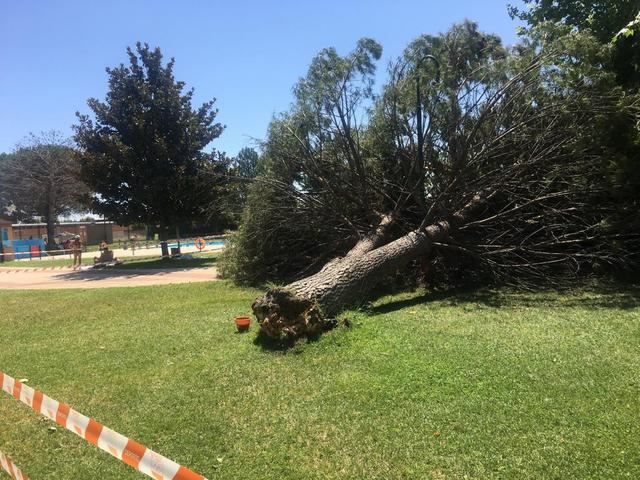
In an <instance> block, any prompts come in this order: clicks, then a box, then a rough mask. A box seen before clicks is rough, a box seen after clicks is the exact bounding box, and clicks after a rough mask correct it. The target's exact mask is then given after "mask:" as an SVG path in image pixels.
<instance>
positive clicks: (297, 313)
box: [252, 196, 482, 339]
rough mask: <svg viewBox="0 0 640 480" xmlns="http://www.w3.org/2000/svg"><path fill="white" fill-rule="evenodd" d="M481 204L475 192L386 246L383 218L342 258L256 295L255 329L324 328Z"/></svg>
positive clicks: (295, 333) (277, 333)
mask: <svg viewBox="0 0 640 480" xmlns="http://www.w3.org/2000/svg"><path fill="white" fill-rule="evenodd" d="M481 203H482V200H481V198H480V197H479V196H476V197H474V199H473V200H472V201H471V202H469V203H468V204H467V205H466V206H465V207H464V208H463V209H462V210H460V211H459V212H457V213H456V214H454V215H452V216H451V218H450V219H448V220H442V221H440V222H437V223H434V224H432V225H429V226H427V227H426V228H421V229H416V230H414V231H411V232H409V233H407V234H405V235H403V236H401V237H400V238H398V239H396V240H394V241H391V242H389V243H386V244H382V243H383V242H384V237H385V234H386V232H387V231H388V229H389V227H390V225H391V223H392V218H393V217H392V216H387V217H384V219H383V220H382V222H381V223H380V225H379V226H378V227H377V228H376V231H375V232H374V233H372V234H371V235H370V236H368V237H365V238H364V239H362V240H361V241H360V242H358V243H357V244H356V246H355V247H354V248H353V249H352V250H351V251H350V252H349V253H348V254H347V255H345V256H344V257H341V258H337V259H334V260H332V261H331V262H329V263H328V264H327V265H325V266H324V267H323V268H322V270H320V271H319V272H318V273H316V274H314V275H311V276H310V277H307V278H304V279H302V280H298V281H296V282H293V283H291V284H289V285H287V286H285V287H282V288H273V289H270V290H269V291H267V292H266V293H265V294H264V295H263V296H262V297H259V298H257V299H256V300H255V301H254V302H253V305H252V309H253V313H254V315H255V316H256V318H257V320H258V323H259V325H260V329H261V331H262V332H263V333H264V334H266V335H267V336H269V337H272V338H278V339H281V338H295V337H300V336H305V335H315V334H317V333H319V332H321V331H323V330H325V329H327V328H330V327H331V326H332V325H333V324H334V322H333V318H334V317H335V315H337V314H338V313H339V312H340V311H341V310H343V309H344V308H346V307H348V306H352V305H356V304H358V303H361V302H362V301H363V300H364V299H365V298H366V297H367V294H368V293H369V292H370V291H371V290H372V289H373V287H375V286H376V284H377V283H378V281H379V280H380V279H382V278H384V277H385V275H387V274H389V273H391V272H393V271H395V270H397V269H399V268H402V267H404V266H405V265H407V264H408V263H409V262H410V261H411V260H413V259H415V258H419V257H423V256H426V255H428V254H429V253H430V252H431V249H432V245H433V242H442V241H444V240H446V239H447V238H448V237H449V235H450V234H451V232H452V231H453V230H454V229H455V228H458V227H459V226H460V225H461V224H462V223H464V222H465V221H466V219H467V217H468V216H469V215H470V214H471V212H472V211H473V210H474V209H476V208H477V207H478V206H479V205H480V204H481Z"/></svg>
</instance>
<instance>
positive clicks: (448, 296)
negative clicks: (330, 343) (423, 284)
mask: <svg viewBox="0 0 640 480" xmlns="http://www.w3.org/2000/svg"><path fill="white" fill-rule="evenodd" d="M431 302H441V303H445V304H447V305H451V306H457V305H460V306H462V305H469V304H476V305H482V306H484V307H491V308H501V307H507V306H520V307H540V306H549V307H560V308H592V309H598V308H617V309H622V310H631V309H634V308H640V285H620V284H602V285H588V286H581V287H578V288H576V289H573V290H569V289H567V290H563V291H558V290H543V289H541V290H539V291H524V292H523V291H517V290H509V289H495V290H494V289H486V288H482V289H475V290H473V289H465V290H448V291H441V292H424V291H421V292H415V296H412V297H410V298H404V299H402V300H396V301H389V302H386V303H381V304H378V305H372V306H369V307H368V308H365V309H364V311H365V312H366V313H368V314H369V315H378V314H385V313H391V312H395V311H398V310H402V309H404V308H409V307H414V306H417V305H424V304H428V303H431Z"/></svg>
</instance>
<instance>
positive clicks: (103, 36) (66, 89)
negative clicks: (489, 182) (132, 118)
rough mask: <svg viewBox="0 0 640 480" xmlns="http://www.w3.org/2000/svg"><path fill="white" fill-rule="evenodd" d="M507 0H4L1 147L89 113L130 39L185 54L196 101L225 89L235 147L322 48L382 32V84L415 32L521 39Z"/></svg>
mask: <svg viewBox="0 0 640 480" xmlns="http://www.w3.org/2000/svg"><path fill="white" fill-rule="evenodd" d="M508 1H509V0H449V1H435V0H423V1H419V0H396V1H386V0H385V1H382V0H369V1H365V0H352V1H349V0H342V1H334V0H330V1H323V2H318V1H315V2H305V1H303V0H300V1H292V0H283V1H278V2H276V1H271V2H268V1H262V2H261V1H240V0H238V1H233V2H232V1H216V0H210V1H204V0H203V1H195V0H184V1H178V0H173V1H168V0H155V1H151V0H147V1H143V0H126V1H125V0H110V1H100V2H98V1H90V0H83V1H80V0H65V1H63V0H50V1H46V2H45V1H44V0H40V1H37V0H0V152H9V151H11V150H13V148H14V146H15V145H16V143H18V142H19V141H21V140H22V139H23V138H24V137H25V136H26V135H27V134H28V133H29V132H34V133H37V132H40V131H47V130H52V129H55V130H59V131H61V132H63V133H64V134H67V135H71V125H72V124H73V123H74V122H75V119H76V117H75V112H76V111H80V112H81V113H89V109H88V107H87V105H86V100H87V99H88V98H89V97H97V98H99V99H104V96H105V93H106V88H107V76H106V73H105V67H107V66H116V65H118V64H119V63H121V62H126V60H127V57H126V53H125V49H126V47H127V46H129V45H131V46H133V45H134V44H135V42H136V41H142V42H147V43H149V44H150V45H152V46H159V47H160V48H161V50H162V52H163V54H164V55H165V57H166V58H167V59H168V58H169V57H175V59H176V65H175V74H176V78H177V79H179V80H183V81H185V82H186V83H187V86H188V87H193V88H195V101H196V104H199V103H202V102H203V101H205V100H209V99H211V98H214V97H215V98H217V99H218V101H217V107H218V108H219V110H220V113H219V115H218V120H219V121H220V122H222V123H224V124H226V125H227V129H226V130H225V132H224V133H223V135H222V136H221V137H220V138H219V139H218V140H216V141H214V142H213V144H212V146H213V147H215V148H217V149H218V150H222V151H226V152H227V153H228V154H230V155H235V154H236V153H237V152H238V150H239V149H240V148H242V147H244V146H252V138H258V139H262V138H263V137H264V135H265V132H266V128H267V125H268V123H269V120H270V119H271V117H272V115H273V114H274V113H278V112H281V111H284V110H286V109H287V108H288V106H289V104H290V102H291V100H292V96H291V87H292V86H293V85H294V83H295V82H296V81H297V79H298V78H300V77H301V76H302V75H304V74H305V72H306V69H307V66H308V64H309V62H310V60H311V58H312V57H313V55H315V54H316V53H317V52H318V51H319V50H320V49H322V48H324V47H329V46H333V47H335V48H337V49H338V51H339V52H340V53H346V52H348V51H350V50H351V49H352V48H353V47H354V45H355V43H356V41H357V40H358V39H359V38H361V37H365V36H366V37H372V38H374V39H376V40H377V41H378V42H380V43H381V44H382V45H383V48H384V56H383V58H382V61H381V62H380V63H379V67H378V71H379V75H378V79H379V81H378V86H379V85H380V83H381V82H382V80H383V73H384V71H385V68H386V64H387V62H388V61H389V60H390V59H391V58H394V57H395V56H397V55H399V54H400V53H401V52H402V50H403V48H404V47H405V46H406V45H407V44H408V43H409V42H410V41H411V40H412V39H414V38H415V37H417V36H418V35H420V34H422V33H438V32H442V31H444V30H446V29H447V28H448V27H449V26H450V25H451V24H452V23H454V22H459V21H462V20H464V19H465V18H469V19H471V20H475V21H477V22H479V24H480V27H481V29H482V30H484V31H488V32H492V33H497V34H498V35H500V36H501V37H502V38H503V41H504V42H505V43H506V44H513V43H514V42H515V40H516V35H515V27H516V24H515V23H514V22H513V21H512V20H511V19H510V18H509V16H508V14H507V5H506V4H507V2H508ZM512 3H518V1H517V0H512Z"/></svg>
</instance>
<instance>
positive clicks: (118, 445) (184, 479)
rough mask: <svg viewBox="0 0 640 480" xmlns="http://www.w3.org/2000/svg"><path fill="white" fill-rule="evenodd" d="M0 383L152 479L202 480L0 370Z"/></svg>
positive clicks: (30, 405)
mask: <svg viewBox="0 0 640 480" xmlns="http://www.w3.org/2000/svg"><path fill="white" fill-rule="evenodd" d="M0 384H1V385H2V390H4V391H5V392H7V393H8V394H9V395H11V396H12V397H14V398H15V399H16V400H20V401H21V402H23V403H25V404H26V405H28V406H29V407H31V408H32V409H33V410H35V411H36V412H38V413H41V414H42V415H44V416H45V417H47V418H49V419H51V420H53V421H55V422H56V423H57V424H58V425H60V426H62V427H65V428H66V429H67V430H70V431H72V432H73V433H75V434H76V435H78V436H80V437H82V438H84V439H85V440H87V441H88V442H90V443H92V444H94V445H95V446H97V447H98V448H100V449H101V450H104V451H105V452H107V453H110V454H111V455H113V456H114V457H116V458H117V459H119V460H122V461H123V462H124V463H126V464H127V465H129V466H131V467H133V468H135V469H136V470H138V471H139V472H142V473H144V474H146V475H148V476H149V477H151V478H153V479H155V480H206V479H205V478H204V477H203V476H202V475H199V474H197V473H194V472H192V471H191V470H189V469H188V468H185V467H183V466H181V465H179V464H177V463H176V462H173V461H171V460H169V459H168V458H166V457H163V456H162V455H160V454H159V453H156V452H154V451H153V450H151V449H149V448H147V447H145V446H144V445H141V444H139V443H138V442H136V441H134V440H132V439H130V438H127V437H125V436H124V435H120V434H119V433H118V432H115V431H113V430H111V429H110V428H107V427H105V426H104V425H102V424H101V423H99V422H97V421H95V420H94V419H92V418H89V417H86V416H84V415H82V414H81V413H79V412H77V411H75V410H74V409H72V408H71V407H69V405H66V404H64V403H60V402H58V401H56V400H54V399H53V398H51V397H48V396H47V395H45V394H43V393H42V392H40V391H38V390H35V389H33V388H31V387H29V386H28V385H25V384H23V383H21V382H20V381H18V380H15V379H14V378H12V377H10V376H9V375H7V374H6V373H3V372H1V371H0Z"/></svg>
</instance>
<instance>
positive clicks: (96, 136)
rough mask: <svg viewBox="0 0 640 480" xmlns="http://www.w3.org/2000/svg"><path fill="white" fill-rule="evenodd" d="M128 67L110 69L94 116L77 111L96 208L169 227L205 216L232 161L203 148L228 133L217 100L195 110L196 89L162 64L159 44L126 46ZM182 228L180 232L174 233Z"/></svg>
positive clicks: (93, 104)
mask: <svg viewBox="0 0 640 480" xmlns="http://www.w3.org/2000/svg"><path fill="white" fill-rule="evenodd" d="M127 53H128V55H129V65H128V66H125V65H123V64H121V65H120V66H119V67H116V68H107V74H108V76H109V91H108V93H107V96H106V99H105V102H100V101H98V100H97V99H95V98H91V99H89V101H88V105H89V107H90V108H91V110H93V113H94V115H95V120H92V119H90V118H89V116H87V115H80V114H79V113H78V114H77V116H78V119H79V124H78V125H75V126H74V129H75V132H76V135H75V139H76V142H77V143H78V145H79V147H80V158H81V164H82V177H83V178H84V179H85V181H86V182H87V184H88V185H89V186H90V187H91V189H92V191H93V192H94V193H95V194H94V196H93V210H94V211H96V212H98V213H101V214H102V215H104V216H105V217H106V218H110V219H113V220H115V221H117V222H119V223H122V224H133V223H144V224H147V225H159V227H160V234H161V236H162V237H163V238H166V237H167V235H168V228H169V227H170V226H174V227H176V230H177V225H178V224H181V223H184V222H185V221H194V220H197V219H201V218H206V217H207V215H208V214H210V212H209V211H208V207H209V206H210V205H211V204H213V203H214V199H215V195H216V188H217V186H218V185H219V183H220V178H221V177H222V175H221V174H223V173H225V172H226V169H227V166H228V162H227V161H226V160H225V158H224V156H223V155H221V154H218V153H216V152H213V153H205V152H204V151H203V149H204V148H205V147H206V146H207V145H208V144H209V143H210V142H211V141H212V140H214V139H216V138H218V137H219V136H220V134H221V133H222V131H223V128H224V127H223V126H222V125H221V124H220V123H214V120H215V117H216V115H217V113H218V111H217V110H216V109H214V108H213V105H214V102H215V100H212V101H210V102H207V103H204V104H203V105H202V106H201V107H200V108H198V109H195V110H194V109H193V107H192V105H191V100H192V97H193V89H192V90H188V91H186V92H185V91H184V89H185V84H184V82H181V81H176V80H175V78H174V75H173V66H174V59H171V60H170V61H169V63H167V64H166V65H163V63H162V54H161V52H160V49H159V48H155V49H151V48H149V45H147V44H144V45H142V44H140V43H137V44H136V51H135V52H134V51H132V50H131V49H130V48H128V49H127ZM176 233H178V232H176Z"/></svg>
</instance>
